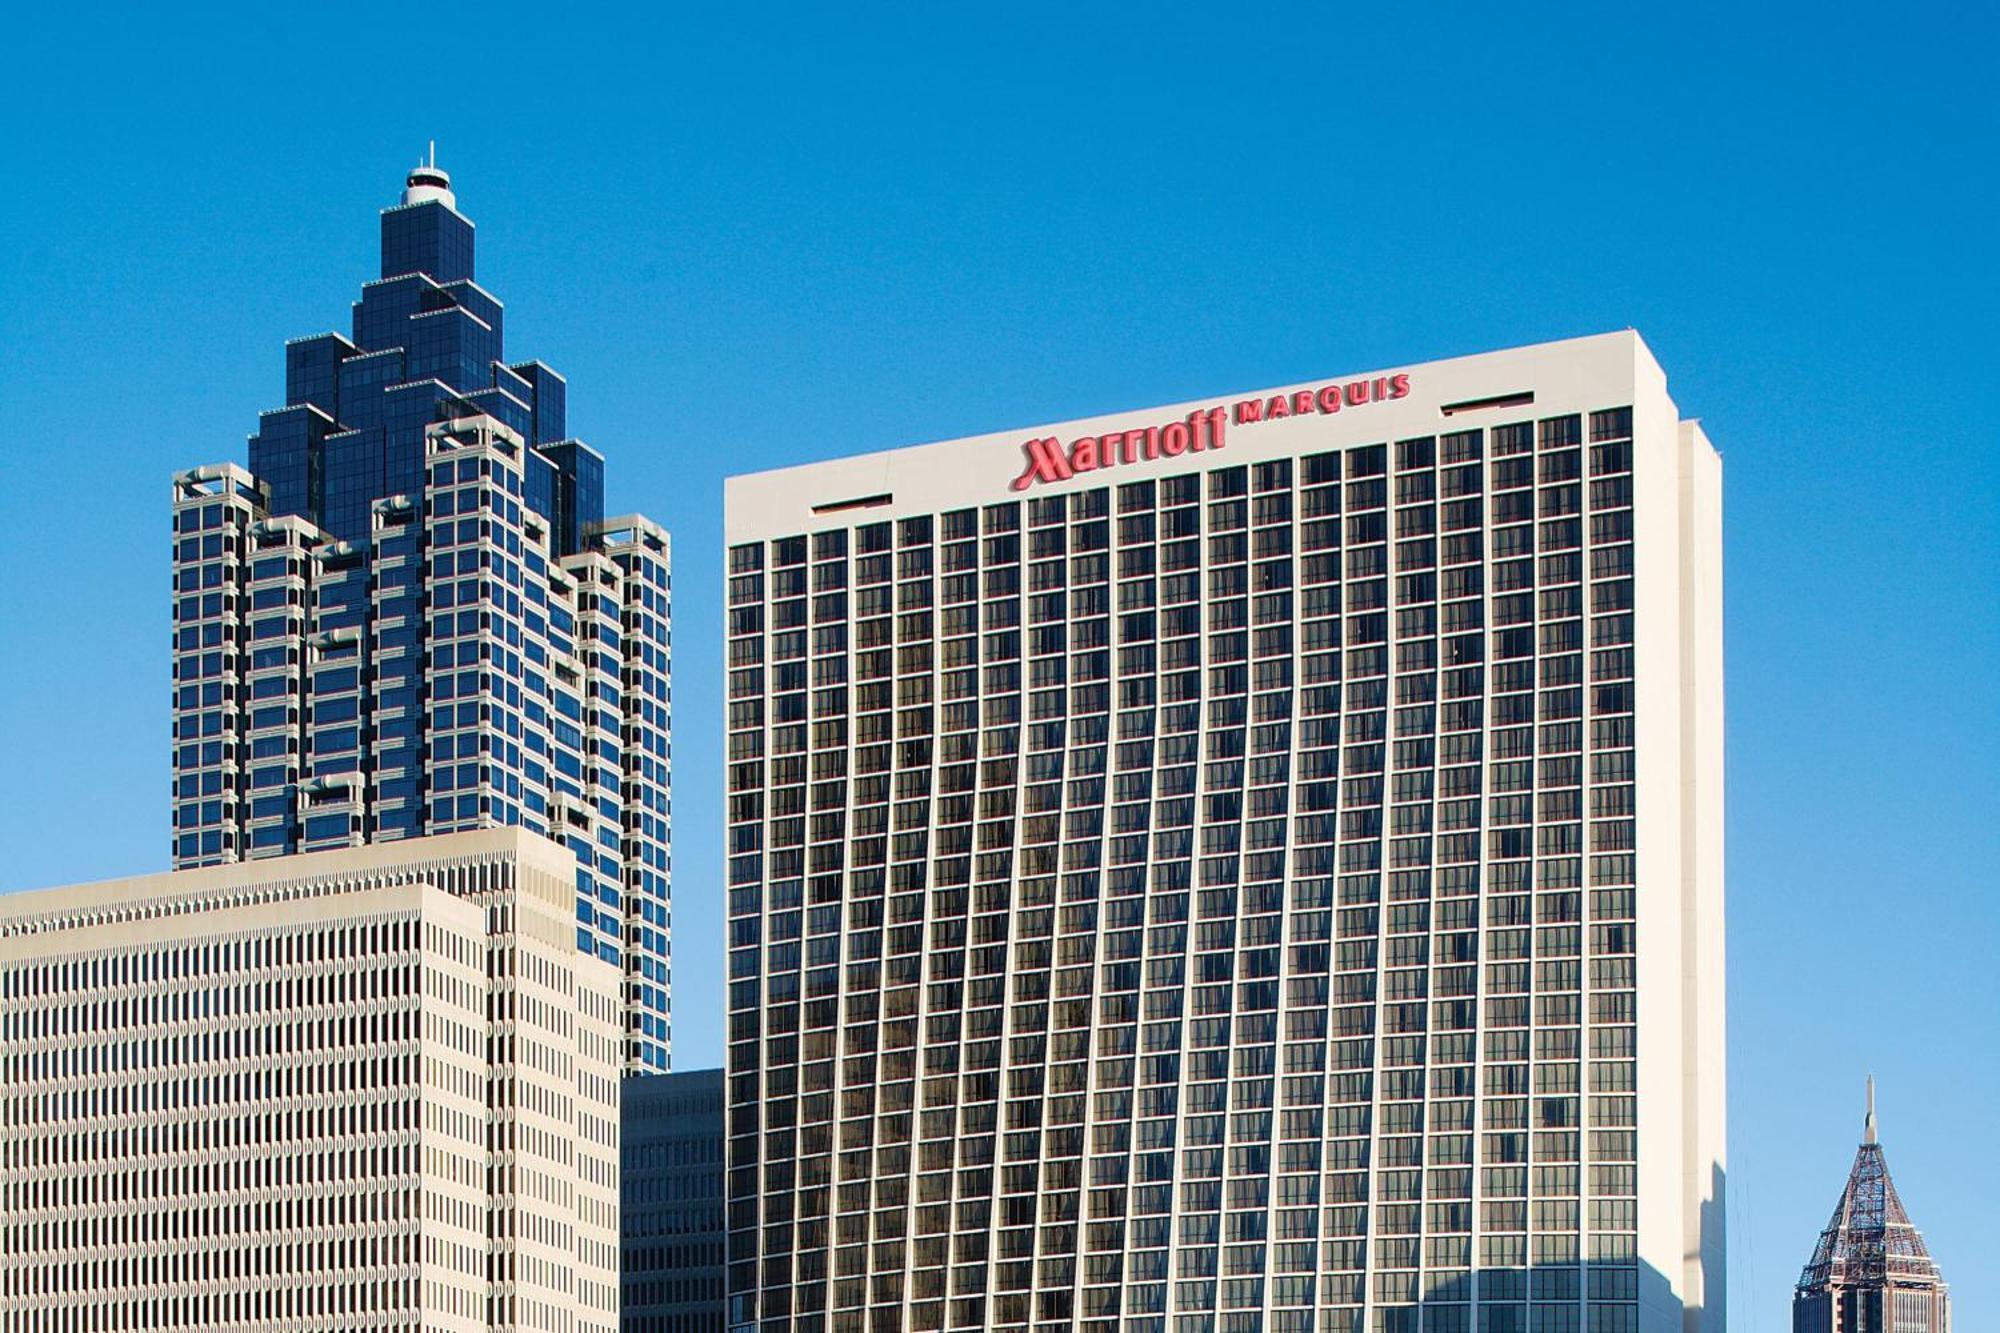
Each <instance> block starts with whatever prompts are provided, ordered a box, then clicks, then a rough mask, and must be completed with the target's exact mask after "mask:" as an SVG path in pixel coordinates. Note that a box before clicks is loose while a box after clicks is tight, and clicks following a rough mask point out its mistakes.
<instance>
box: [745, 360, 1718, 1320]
mask: <svg viewBox="0 0 2000 1333" xmlns="http://www.w3.org/2000/svg"><path fill="white" fill-rule="evenodd" d="M1719 493H1720V468H1719V463H1718V460H1717V457H1716V455H1715V453H1714V451H1713V450H1712V449H1711V448H1710V446H1709V444H1708V442H1707V440H1706V439H1705V438H1704V436H1703V434H1702V432H1701V430H1700V428H1699V427H1698V426H1697V425H1695V424H1694V423H1692V422H1689V421H1684V420H1682V419H1681V417H1680V414H1679V413H1678V411H1677V410H1676V409H1675V407H1674V404H1673V402H1672V401H1671V400H1670V399H1669V397H1668V395H1667V387H1666V380H1665V376H1664V375H1663V373H1662V372H1661V370H1660V368H1659V367H1658V365H1657V364H1656V363H1655V362H1654V361H1653V359H1652V357H1651V355H1650V353H1649V352H1648V351H1647V350H1646V348H1645V347H1644V345H1643V344H1642V343H1641V342H1640V340H1639V339H1638V337H1637V336H1636V335H1633V334H1631V333H1622V334H1613V335H1607V336H1602V337H1594V338H1586V339H1581V340H1577V341H1571V342H1562V343H1554V344H1549V345H1545V346H1537V347H1528V348H1521V349H1516V350H1511V351H1504V352H1496V353H1493V354H1490V355H1484V356H1474V357H1468V358H1464V359H1459V360H1451V361H1443V362H1438V363H1435V364H1430V365H1420V366H1410V367H1403V368H1400V369H1396V370H1385V371H1380V372H1372V373H1369V374H1366V375H1357V376H1351V377H1343V378H1341V379H1339V380H1329V381H1325V382H1316V383H1312V384H1306V385H1298V386H1293V387H1289V388H1284V389H1278V390H1270V391H1266V392H1262V393H1256V394H1248V395H1240V396H1231V397H1230V398H1227V399H1218V400H1211V401H1206V402H1198V403H1183V404H1180V405H1177V406H1174V407H1166V408H1159V409H1155V410H1148V411H1138V412H1132V413H1124V414H1119V415H1117V416H1113V417H1104V418H1098V419H1094V420H1087V421H1078V422H1071V423H1067V424H1064V425H1061V426H1055V427H1043V428H1039V429H1035V430H1028V431H1017V432H1010V433H1005V434H998V435H989V436H983V437H979V438H974V439H965V440H956V441H951V442H949V443H942V444H930V445H923V446H920V447H916V448H908V449H899V450H895V451H892V452H888V453H881V454H874V455H870V456H866V457H857V458H848V459H842V460H838V461H833V462H827V463H822V464H815V465H811V466H805V467H797V468H790V469H786V470H783V471H778V472H769V473H763V474H759V475H755V476H747V477H738V478H734V479H732V480H731V482H730V483H729V487H728V518H727V527H728V542H729V577H728V607H727V644H726V648H727V653H728V669H729V677H728V719H727V727H728V751H729V754H728V763H729V783H728V790H729V796H728V801H729V805H728V840H729V842H728V855H729V860H728V880H729V978H730V980H729V1002H728V1003H729V1018H728V1022H729V1031H728V1040H729V1048H728V1052H729V1054H728V1077H729V1090H728V1099H729V1134H730V1155H729V1163H730V1184H729V1209H730V1215H729V1225H730V1236H731V1252H730V1265H731V1274H730V1293H731V1311H730V1314H731V1322H732V1326H733V1327H734V1328H736V1329H739V1330H746V1331H747V1330H750V1329H761V1330H763V1331H764V1333H781V1331H788V1330H798V1331H799V1333H825V1331H829V1330H830V1331H831V1333H862V1330H869V1331H870V1333H882V1331H883V1330H890V1329H903V1328H908V1329H918V1330H930V1329H973V1328H1002V1329H1010V1328H1029V1327H1033V1328H1036V1329H1046V1330H1050V1331H1051V1333H1053V1330H1057V1329H1062V1330H1076V1329H1081V1330H1084V1331H1085V1333H1113V1330H1119V1331H1120V1333H1166V1330H1168V1329H1170V1328H1171V1329H1172V1330H1173V1333H1210V1331H1211V1330H1220V1331H1221V1333H1248V1331H1249V1330H1266V1329H1268V1330H1273V1331H1274V1333H1307V1331H1308V1330H1314V1331H1316V1333H1335V1331H1337V1333H1363V1331H1364V1330H1366V1331H1367V1333H1403V1331H1405V1330H1408V1331H1410V1333H1414V1331H1415V1330H1417V1329H1419V1328H1422V1329H1425V1330H1439V1331H1440V1333H1474V1331H1475V1330H1476V1331H1477V1333H1573V1331H1576V1330H1592V1331H1593V1333H1595V1331H1597V1330H1603V1331H1604V1333H1635V1331H1638V1330H1643V1331H1644V1333H1666V1330H1669V1329H1672V1330H1676V1333H1679V1331H1680V1330H1713V1329H1719V1328H1721V1327H1722V1321H1723V1250H1722V1216H1723V1213H1722V1199H1721V1191H1722V1176H1723V1169H1724V1168H1723V1163H1724V1151H1723V1044H1722V1035H1723V1031H1722V1020H1723V1013H1722V1004H1723V988H1722V964H1723V958H1722V910H1723V899H1722V843H1721V838H1722V812H1721V780H1722V748H1721V740H1722V698H1721V690H1722V676H1721V656H1720V651H1721V649H1720V636H1721V624H1720V613H1721V586H1720V569H1719V561H1720V550H1721V546H1720V536H1719V533H1720V513H1719V503H1720V502H1719Z"/></svg>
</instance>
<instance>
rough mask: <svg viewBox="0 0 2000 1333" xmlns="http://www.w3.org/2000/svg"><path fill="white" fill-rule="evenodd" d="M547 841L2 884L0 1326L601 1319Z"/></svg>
mask: <svg viewBox="0 0 2000 1333" xmlns="http://www.w3.org/2000/svg"><path fill="white" fill-rule="evenodd" d="M572 862H573V857H572V856H571V855H570V853H569V852H568V851H567V850H566V849H565V848H563V847H561V846H559V845H557V844H555V843H552V842H548V841H546V840H545V839H542V838H538V837H535V836H533V835H531V834H529V833H527V832H526V831H524V830H522V829H486V830H478V831H473V832H465V833H454V834H448V835H444V836H441V837H436V838H429V839H426V840H424V841H422V842H411V843H398V844H385V845H380V846H375V847H359V848H344V849H341V850H338V851H330V852H315V853H311V854H307V855H301V856H297V857H293V858H290V859H287V860H284V861H276V862H272V861H255V862H248V863H239V864H235V865H228V866H213V867H208V868H204V869H197V870H188V871H183V872H180V873H177V874H171V875H150V876H145V877H142V878H138V879H128V880H114V881H110V882H106V883H101V884H84V885H79V886H76V887H73V888H64V889H49V890H44V891H41V892H33V893H16V894H9V895H7V896H5V897H0V1328H5V1329H9V1330H15V1329H20V1330H26V1329H34V1330H37V1331H38V1333H101V1331H103V1330H117V1329H169V1328H176V1329H231V1330H239V1331H240V1333H259V1331H262V1330H272V1331H273V1333H275V1331H276V1330H280V1329H283V1330H325V1333H336V1331H338V1333H346V1331H347V1330H353V1329H377V1330H383V1331H384V1333H418V1331H419V1330H423V1331H424V1333H434V1331H436V1333H484V1331H485V1330H488V1329H508V1330H513V1329H522V1330H526V1329H544V1330H569V1333H616V1330H617V1328H618V1248H617V1246H618V1082H619V1079H618V1072H619V1066H620V1062H621V1041H620V1021H619V1017H620V1005H619V986H620V977H619V971H618V968H617V967H616V966H615V965H614V964H612V963H610V962H607V961H604V960H601V959H598V958H596V957H594V956H592V955H588V954H583V953H579V952H578V951H577V950H576V948H575V946H574V942H573V941H572V939H571V933H570V916H571V904H572V901H573V899H574V892H573V875H572V870H571V866H572Z"/></svg>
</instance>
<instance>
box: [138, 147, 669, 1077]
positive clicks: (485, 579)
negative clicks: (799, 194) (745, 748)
mask: <svg viewBox="0 0 2000 1333" xmlns="http://www.w3.org/2000/svg"><path fill="white" fill-rule="evenodd" d="M443 182H444V177H443V174H442V173H440V172H435V171H432V170H429V169H420V171H419V172H418V173H417V174H415V175H413V176H412V177H411V182H410V184H411V189H410V190H409V191H408V192H407V193H406V194H405V202H404V203H403V204H402V205H401V206H399V207H396V208H391V209H387V210H385V211H384V213H383V218H382V277H381V278H380V279H379V280H377V281H374V282H370V283H368V284H367V285H366V286H365V287H364V288H363V289H362V296H361V300H360V301H359V302H357V303H356V304H355V307H354V321H353V336H352V337H351V338H349V337H343V336H341V335H340V334H337V333H325V334H319V335H316V336H313V337H309V338H302V339H298V340H296V341H294V342H292V343H290V344H289V345H288V346H287V347H286V349H285V396H286V404H285V406H283V407H281V408H278V409H275V410H273V411H270V412H266V413H264V414H263V416H262V417H261V419H260V421H259V428H258V431H257V433H256V434H255V435H253V436H252V437H251V440H250V467H249V469H248V470H247V471H246V470H245V469H243V468H242V467H240V466H237V465H235V464H219V465H213V466H210V467H204V468H197V469H194V470H192V471H189V472H185V473H182V474H180V475H179V476H177V477H176V478H175V483H174V570H175V572H174V590H175V621H174V624H175V629H174V635H175V656H174V687H175V726H174V792H175V819H174V823H175V830H174V863H175V865H176V866H177V867H185V866H196V865H210V864H216V863H219V862H227V861H235V860H241V859H245V858H250V857H267V856H282V855H288V854H290V853H294V852H302V851H319V850H324V849H327V848H331V847H340V846H348V845H353V844H358V843H367V842H376V841H384V840H390V839H395V838H408V837H418V836H422V835H425V834H431V833H446V832H453V831H457V830H461V829H466V828H477V827H484V826H491V825H523V826H526V827H529V828H531V829H533V830H535V831H536V832H538V833H541V834H543V835H545V836H547V837H550V838H552V839H555V840H556V841H559V842H564V843H566V844H567V845H568V846H569V847H570V848H571V849H572V850H573V851H574V852H575V853H576V858H577V861H576V885H575V888H576V908H577V910H576V942H577V947H578V948H579V949H580V950H583V951H585V952H589V953H593V954H596V955H598V956H600V957H603V958H606V959H610V960H612V961H616V962H619V963H620V964H621V965H622V966H623V967H624V969H625V973H626V977H627V983H626V1001H627V1013H626V1026H627V1050H626V1055H627V1064H628V1067H629V1068H631V1069H633V1070H635V1071H646V1070H651V1071H663V1070H665V1069H666V1068H667V1064H668V1051H669V1021H670V1014H671V1009H670V999H669V993H670V987H669V960H670V953H671V926H670V912H669V903H670V898H669V889H668V882H669V861H670V849H671V845H672V844H671V833H670V808H669V801H668V792H669V789H670V779H669V769H670V762H671V753H670V747H669V735H670V731H669V724H668V716H669V707H670V703H671V690H670V679H671V672H670V666H669V654H670V649H671V615H670V611H669V605H670V595H671V573H670V554H669V549H668V542H667V536H666V534H665V533H664V532H663V531H661V530H660V529H659V528H658V527H656V526H655V525H653V524H652V523H650V522H648V521H647V520H645V519H644V518H640V517H637V516H627V517H623V518H614V519H610V520H607V519H606V518H605V514H604V459H603V456H602V455H600V454H599V453H597V452H596V451H595V450H593V449H591V448H590V447H589V446H588V445H586V444H583V443H582V442H581V441H577V440H572V439H569V438H567V430H566V422H565V414H566V408H567V396H568V386H567V384H566V383H565V382H564V380H563V379H562V377H561V376H560V375H558V374H557V373H556V372H555V371H553V370H551V369H550V368H549V367H548V366H546V365H545V364H543V363H541V362H539V361H529V362H524V363H521V364H518V365H508V364H507V363H506V362H505V361H504V359H503V356H502V345H501V325H502V311H501V306H500V303H499V302H498V301H497V300H495V299H494V298H493V297H492V296H491V295H489V294H488V293H486V292H485V291H484V290H482V289H481V288H479V287H478V286H477V285H476V284H475V283H474V282H473V280H472V254H473V245H472V236H473V230H472V223H471V222H470V221H468V220H467V219H466V218H464V217H463V216H462V215H461V214H459V213H458V212H457V209H456V207H455V201H454V200H453V199H452V196H451V195H450V192H449V189H448V188H447V186H446V185H445V184H443Z"/></svg>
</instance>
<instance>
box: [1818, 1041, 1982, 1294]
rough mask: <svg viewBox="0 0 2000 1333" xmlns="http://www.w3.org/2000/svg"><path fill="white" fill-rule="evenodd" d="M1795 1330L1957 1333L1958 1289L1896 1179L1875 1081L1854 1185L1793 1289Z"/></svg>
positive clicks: (1871, 1084) (1843, 1196)
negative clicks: (1954, 1307) (1954, 1292)
mask: <svg viewBox="0 0 2000 1333" xmlns="http://www.w3.org/2000/svg"><path fill="white" fill-rule="evenodd" d="M1792 1333H1951V1292H1950V1290H1949V1289H1948V1288H1947V1287H1946V1286H1945V1281H1944V1275H1943V1274H1942V1273H1940V1272H1939V1271H1938V1266H1937V1263H1936V1261H1935V1260H1933V1259H1932V1258H1931V1255H1930V1251H1929V1249H1927V1248H1926V1247H1925V1245H1924V1237H1923V1233H1922V1232H1920V1231H1918V1230H1917V1228H1916V1224H1915V1223H1914V1222H1912V1221H1910V1215H1909V1214H1908V1213H1906V1212H1904V1211H1903V1201H1902V1200H1901V1199H1900V1198H1898V1197H1897V1195H1896V1183H1895V1182H1894V1181H1893V1180H1891V1179H1889V1163H1888V1160H1887V1159H1886V1158H1885V1157H1884V1156H1883V1155H1882V1144H1881V1142H1880V1141H1879V1139H1878V1138H1877V1137H1876V1128H1875V1080H1874V1079H1872V1078H1871V1079H1869V1080H1868V1119H1867V1121H1866V1122H1865V1124H1864V1126H1863V1129H1862V1137H1861V1147H1860V1149H1859V1150H1858V1151H1856V1152H1855V1154H1854V1167H1853V1169H1852V1170H1850V1171H1849V1172H1848V1173H1847V1186H1846V1188H1844V1189H1843V1190H1841V1192H1840V1202H1839V1203H1837V1204H1835V1205H1834V1208H1833V1216H1832V1217H1831V1218H1829V1219H1827V1224H1826V1230H1824V1231H1822V1232H1820V1233H1819V1243H1818V1244H1817V1245H1815V1246H1813V1252H1812V1258H1811V1259H1809V1260H1807V1261H1806V1266H1805V1271H1804V1272H1802V1273H1800V1274H1799V1285H1798V1287H1797V1289H1796V1290H1795V1291H1794V1292H1793V1293H1792Z"/></svg>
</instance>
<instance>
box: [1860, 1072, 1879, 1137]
mask: <svg viewBox="0 0 2000 1333" xmlns="http://www.w3.org/2000/svg"><path fill="white" fill-rule="evenodd" d="M1862 1133H1863V1135H1864V1137H1863V1139H1862V1142H1863V1143H1874V1142H1877V1139H1876V1137H1875V1076H1874V1075H1873V1074H1870V1075H1869V1076H1868V1119H1867V1120H1865V1121H1863V1122H1862Z"/></svg>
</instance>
